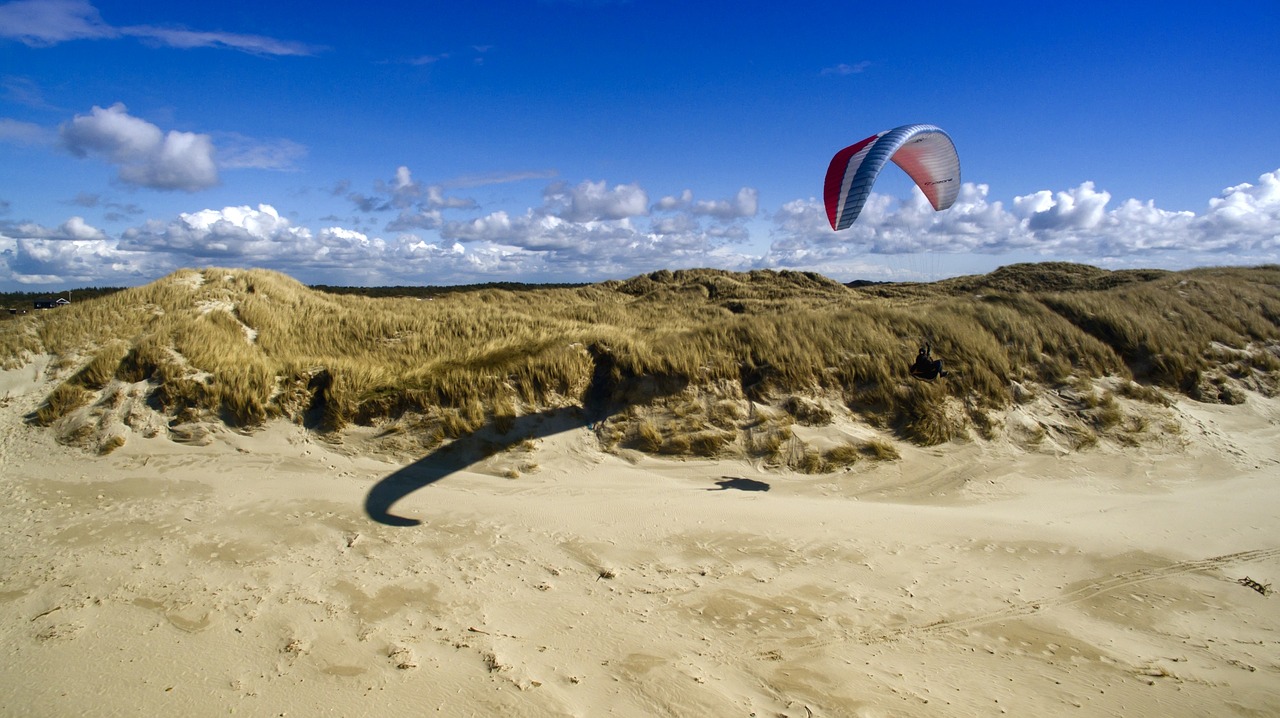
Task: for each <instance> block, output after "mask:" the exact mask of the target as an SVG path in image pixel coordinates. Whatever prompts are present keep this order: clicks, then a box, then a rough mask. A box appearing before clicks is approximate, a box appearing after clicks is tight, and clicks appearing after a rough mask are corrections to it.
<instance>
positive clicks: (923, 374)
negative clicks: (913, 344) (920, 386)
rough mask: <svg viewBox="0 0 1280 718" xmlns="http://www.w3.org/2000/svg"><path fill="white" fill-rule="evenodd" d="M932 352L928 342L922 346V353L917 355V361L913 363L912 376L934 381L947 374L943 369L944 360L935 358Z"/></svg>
mask: <svg viewBox="0 0 1280 718" xmlns="http://www.w3.org/2000/svg"><path fill="white" fill-rule="evenodd" d="M930 353H931V351H930V347H929V345H928V344H925V345H924V346H922V347H920V353H919V354H917V355H916V363H915V364H912V365H911V376H913V377H915V378H917V379H923V380H925V381H933V380H934V379H937V378H938V377H940V376H946V375H947V373H946V372H945V371H943V370H942V360H941V359H934V358H933V357H932V356H930Z"/></svg>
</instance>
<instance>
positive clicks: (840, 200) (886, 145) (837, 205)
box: [823, 125, 960, 230]
mask: <svg viewBox="0 0 1280 718" xmlns="http://www.w3.org/2000/svg"><path fill="white" fill-rule="evenodd" d="M889 160H893V162H894V164H896V165H898V166H899V167H901V168H902V169H903V171H904V172H906V173H907V174H908V175H910V176H911V179H912V180H914V181H915V183H916V186H917V187H919V188H920V191H921V192H924V196H925V197H926V198H928V200H929V204H931V205H933V208H934V209H935V210H938V211H942V210H944V209H947V208H948V207H950V206H951V205H952V204H953V203H955V201H956V196H957V195H959V194H960V157H959V156H958V155H957V154H956V146H955V144H954V143H953V142H952V141H951V137H949V136H948V135H947V133H946V132H943V131H942V129H941V128H938V127H935V126H933V125H903V126H902V127H898V128H896V129H892V130H886V131H884V132H881V133H879V134H875V135H872V136H870V137H868V138H867V139H865V140H862V141H861V142H857V143H855V144H852V145H849V146H848V147H846V148H844V149H843V150H840V151H839V152H837V153H836V156H835V157H833V158H831V166H830V167H828V168H827V182H826V185H825V187H824V188H823V199H824V201H825V203H826V206H827V219H828V220H830V222H831V228H832V229H835V230H841V229H848V228H849V225H851V224H853V221H854V220H855V219H857V218H858V214H859V213H860V212H862V205H863V204H865V203H866V201H867V196H868V195H870V194H871V185H873V184H875V181H876V177H878V176H879V175H880V170H882V169H884V166H885V163H887V162H888V161H889Z"/></svg>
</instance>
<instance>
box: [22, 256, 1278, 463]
mask: <svg viewBox="0 0 1280 718" xmlns="http://www.w3.org/2000/svg"><path fill="white" fill-rule="evenodd" d="M926 342H927V343H930V344H931V345H932V347H933V350H934V354H935V355H936V356H938V357H940V358H942V359H944V361H945V362H946V368H947V369H948V370H949V371H950V376H949V377H947V378H946V379H945V380H941V381H935V382H922V381H917V380H914V379H912V378H910V376H909V374H908V367H909V364H910V362H911V361H912V359H913V358H914V355H915V352H916V349H917V347H919V346H920V345H921V344H923V343H926ZM44 355H48V356H49V357H50V360H49V363H48V365H47V368H46V369H45V371H46V373H47V374H48V376H50V377H53V378H55V379H56V380H57V381H56V383H55V384H54V385H53V388H52V390H51V391H50V393H49V394H48V397H47V399H46V400H45V402H44V403H43V405H42V406H41V407H40V409H39V410H38V411H37V412H35V413H34V414H33V415H32V416H31V417H30V421H31V422H32V423H35V424H39V425H44V426H54V427H55V428H56V430H57V431H58V432H59V436H61V437H63V438H64V439H65V440H66V441H68V442H70V443H79V444H82V445H86V446H91V447H96V448H97V449H98V450H100V451H110V450H112V449H114V448H116V447H118V446H120V445H122V444H123V443H124V442H125V441H127V439H128V437H129V436H130V435H132V434H141V435H144V436H156V435H159V434H165V433H167V434H168V436H170V438H174V439H177V440H196V439H198V438H199V437H198V436H197V435H198V434H199V431H198V430H197V428H198V427H200V426H206V427H207V426H210V425H214V424H216V425H219V426H221V425H226V426H230V427H233V428H236V429H239V430H252V429H253V428H254V427H257V426H260V425H262V424H263V423H265V422H267V421H269V420H272V419H286V420H290V421H294V422H297V423H300V424H303V425H305V426H307V427H309V428H311V429H313V430H314V431H316V432H317V433H319V434H321V435H324V436H329V437H338V436H340V435H341V434H342V432H343V431H344V430H345V429H347V428H350V427H353V426H371V427H378V428H380V429H382V431H383V435H385V436H388V437H395V440H396V442H399V443H398V444H397V446H399V447H401V448H403V449H406V450H409V451H411V452H412V451H416V452H419V453H421V452H422V451H425V450H429V449H431V448H433V447H435V446H437V445H439V444H441V443H443V442H447V441H449V440H451V439H455V438H458V437H461V436H464V435H467V434H471V433H473V432H476V431H477V430H480V429H481V428H486V429H490V430H495V431H499V432H501V431H505V430H506V428H507V427H510V426H511V425H512V423H513V421H514V420H515V419H516V418H517V417H521V416H526V415H532V414H537V413H539V412H544V411H551V410H570V411H573V410H574V407H579V408H580V411H578V415H580V416H581V418H582V420H583V421H584V422H590V425H591V426H592V427H593V428H594V430H595V431H596V433H597V435H598V436H599V437H600V440H601V442H602V445H603V446H604V447H605V448H607V449H611V450H617V451H628V450H634V451H641V452H646V453H653V454H663V455H670V456H723V455H746V456H751V457H758V458H760V459H762V460H763V461H764V462H765V463H766V464H775V465H786V466H789V467H791V468H795V469H798V470H802V471H811V472H819V471H831V470H834V469H836V468H839V467H842V466H847V465H849V464H851V463H854V462H856V461H859V460H863V459H870V458H875V459H884V458H892V457H893V456H895V455H896V450H895V449H894V447H893V445H892V441H896V440H903V441H909V442H913V443H916V444H923V445H932V444H938V443H941V442H945V441H950V440H953V439H961V438H967V437H974V438H978V439H985V440H991V439H994V438H996V437H999V436H1002V435H1008V436H1013V435H1014V434H1015V433H1016V434H1017V435H1018V437H1019V439H1020V440H1022V441H1024V442H1025V443H1031V444H1034V443H1036V442H1038V441H1041V440H1043V439H1044V438H1045V437H1046V436H1047V435H1048V434H1050V433H1053V432H1055V431H1056V432H1058V433H1059V434H1061V435H1062V437H1065V438H1064V439H1063V441H1064V442H1065V443H1066V444H1068V445H1070V446H1073V447H1080V446H1087V445H1090V444H1092V443H1096V442H1097V441H1098V440H1100V439H1104V438H1111V439H1116V440H1118V441H1134V440H1137V438H1136V437H1139V436H1140V435H1141V434H1142V433H1143V432H1146V431H1151V430H1153V427H1151V426H1149V422H1147V421H1146V420H1144V419H1143V416H1144V412H1142V411H1133V410H1131V409H1127V408H1126V407H1131V406H1133V405H1135V403H1136V405H1142V406H1159V405H1162V404H1168V403H1169V401H1170V396H1171V395H1172V394H1182V395H1186V396H1188V397H1190V398H1192V399H1195V400H1199V401H1213V402H1228V403H1230V402H1239V401H1242V400H1243V399H1244V397H1245V396H1246V392H1247V391H1259V392H1264V393H1268V394H1274V393H1276V392H1277V390H1278V389H1280V266H1263V267H1256V268H1225V269H1198V270H1189V271H1182V272H1166V271H1155V270H1141V271H1139V270H1131V271H1106V270H1101V269H1096V268H1093V267H1088V266H1082V265H1072V264H1061V263H1046V264H1032V265H1013V266H1009V267H1003V268H1001V269H999V270H997V271H995V272H993V273H991V274H987V275H982V276H973V277H961V278H956V279H950V280H945V281H940V282H935V283H931V284H882V285H864V286H854V287H850V286H845V285H842V284H840V283H838V282H835V281H833V280H831V279H828V278H826V277H823V276H820V275H816V274H811V273H799V272H787V271H784V272H774V271H754V272H750V273H732V272H725V271H718V270H685V271H676V272H671V271H661V272H655V273H652V274H648V275H644V276H640V277H636V278H633V279H630V280H627V281H610V282H604V283H601V284H594V285H588V286H577V287H573V286H567V287H566V286H561V287H548V288H518V289H514V290H513V289H504V288H496V287H495V288H485V289H476V290H472V291H465V292H461V291H459V292H448V293H439V294H434V295H432V296H429V297H425V298H424V297H385V296H377V297H371V296H362V295H361V294H358V293H353V292H338V291H322V290H320V289H314V288H308V287H306V286H304V285H302V284H301V283H299V282H297V281H295V280H293V279H291V278H289V277H287V276H284V275H282V274H279V273H275V272H270V271H265V270H228V269H204V270H183V271H179V272H176V273H174V274H172V275H170V276H168V277H165V278H163V279H161V280H159V281H156V282H153V283H151V284H148V285H146V286H142V287H137V288H132V289H126V290H122V291H118V292H114V293H111V294H108V295H106V296H101V297H98V298H95V299H92V300H90V301H83V302H75V303H73V304H72V305H71V306H68V307H64V308H60V309H56V310H51V311H45V312H37V313H33V314H30V315H26V316H21V317H18V318H16V319H14V320H12V321H6V322H3V323H0V362H2V363H3V365H4V367H5V368H7V369H15V368H18V367H22V366H25V365H27V364H29V363H31V362H33V361H34V360H36V358H37V357H41V356H44ZM1037 402H1039V403H1037ZM1040 409H1043V410H1044V411H1049V410H1050V409H1052V410H1053V411H1055V412H1057V414H1058V415H1059V418H1061V416H1065V417H1067V418H1068V419H1069V420H1068V421H1066V422H1065V423H1064V422H1063V421H1056V420H1055V421H1048V420H1047V419H1044V420H1041V419H1040V418H1037V416H1036V415H1035V412H1036V411H1037V410H1040ZM1014 414H1017V417H1016V418H1017V421H1013V420H1012V418H1013V415H1014ZM1028 417H1029V418H1028ZM846 420H848V421H856V422H858V423H859V424H860V425H862V426H866V427H869V430H870V432H869V433H868V437H869V438H865V439H861V440H856V441H855V440H850V441H849V442H847V443H846V444H843V445H837V446H827V447H817V446H810V445H808V444H806V443H805V442H803V441H801V440H800V439H799V438H798V432H803V429H798V428H797V427H806V426H823V425H829V424H831V423H832V422H833V421H846ZM1060 438H1061V437H1060ZM1059 443H1063V442H1059Z"/></svg>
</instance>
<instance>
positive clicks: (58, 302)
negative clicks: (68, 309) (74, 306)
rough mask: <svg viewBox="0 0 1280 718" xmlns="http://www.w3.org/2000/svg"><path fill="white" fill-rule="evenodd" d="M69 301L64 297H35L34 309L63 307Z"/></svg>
mask: <svg viewBox="0 0 1280 718" xmlns="http://www.w3.org/2000/svg"><path fill="white" fill-rule="evenodd" d="M70 303H71V301H70V300H68V299H67V298H66V297H58V298H57V299H37V300H36V301H35V305H36V309H56V308H58V307H65V306H67V305H68V304H70Z"/></svg>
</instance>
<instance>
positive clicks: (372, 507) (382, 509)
mask: <svg viewBox="0 0 1280 718" xmlns="http://www.w3.org/2000/svg"><path fill="white" fill-rule="evenodd" d="M598 420H599V419H594V420H593V421H598ZM591 423H592V422H589V421H588V420H587V419H586V418H585V415H584V412H583V410H582V408H580V407H576V406H575V407H569V408H565V409H551V410H548V411H542V412H538V413H534V414H527V415H525V416H521V417H519V418H516V419H514V420H512V422H511V426H510V427H509V428H508V429H507V430H506V431H505V432H500V431H498V430H497V429H496V428H495V427H494V426H493V425H492V424H491V425H489V426H486V427H484V428H482V429H481V430H479V431H477V432H475V433H472V434H468V435H466V436H463V437H460V438H459V439H457V440H455V441H453V442H451V443H449V444H446V445H444V446H442V447H441V448H439V449H437V450H436V451H433V452H432V453H430V454H428V455H427V456H425V457H423V458H421V459H419V460H417V461H415V462H413V463H412V464H409V465H408V466H405V467H404V468H402V469H400V470H398V471H396V472H394V473H392V474H390V475H388V476H386V477H384V478H383V479H382V480H381V481H379V482H378V483H376V484H374V486H373V488H371V489H370V490H369V493H368V494H367V495H366V496H365V500H364V510H365V513H367V514H368V515H369V518H371V519H373V520H374V521H377V522H378V523H381V524H386V525H388V526H418V525H420V524H421V523H422V521H421V520H419V519H414V518H409V517H407V516H400V515H397V514H393V513H391V507H392V506H393V505H395V503H396V502H397V501H399V500H401V499H403V498H405V497H406V496H408V495H409V494H412V493H413V492H415V491H417V490H419V489H422V488H425V487H427V486H430V485H431V484H434V483H435V482H437V481H439V480H440V479H443V478H444V477H446V476H448V475H450V474H453V473H457V472H459V471H462V470H464V469H466V468H467V467H469V466H472V465H473V464H475V463H476V462H478V461H480V460H482V459H484V458H485V457H487V456H492V455H494V454H497V453H501V452H503V451H506V450H507V449H510V448H511V447H513V446H515V445H517V444H519V443H520V442H522V441H526V440H533V439H542V438H546V437H548V436H554V435H555V434H559V433H562V432H565V431H573V430H575V429H589V428H590V427H591Z"/></svg>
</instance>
